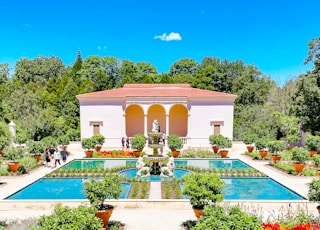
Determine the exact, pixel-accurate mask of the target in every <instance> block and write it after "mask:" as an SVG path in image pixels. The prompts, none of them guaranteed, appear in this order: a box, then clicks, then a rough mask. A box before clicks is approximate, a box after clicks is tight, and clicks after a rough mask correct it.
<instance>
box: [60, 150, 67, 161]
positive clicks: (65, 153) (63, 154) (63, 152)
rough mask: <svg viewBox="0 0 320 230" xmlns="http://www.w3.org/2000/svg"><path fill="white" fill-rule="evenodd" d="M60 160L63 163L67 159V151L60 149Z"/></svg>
mask: <svg viewBox="0 0 320 230" xmlns="http://www.w3.org/2000/svg"><path fill="white" fill-rule="evenodd" d="M60 154H61V157H62V162H63V163H65V162H66V161H67V156H68V152H67V150H64V149H62V150H61V152H60Z"/></svg>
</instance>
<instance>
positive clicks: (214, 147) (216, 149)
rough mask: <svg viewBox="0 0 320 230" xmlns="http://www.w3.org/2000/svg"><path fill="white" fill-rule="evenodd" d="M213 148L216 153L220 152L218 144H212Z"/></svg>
mask: <svg viewBox="0 0 320 230" xmlns="http://www.w3.org/2000/svg"><path fill="white" fill-rule="evenodd" d="M212 150H213V152H214V153H218V152H219V147H218V146H216V145H213V146H212Z"/></svg>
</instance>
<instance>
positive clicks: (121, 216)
mask: <svg viewBox="0 0 320 230" xmlns="http://www.w3.org/2000/svg"><path fill="white" fill-rule="evenodd" d="M68 148H69V149H68V150H69V151H70V152H71V155H70V157H69V159H68V161H70V160H72V159H75V158H82V157H84V156H85V155H84V153H83V151H82V150H81V149H80V147H79V144H78V145H76V144H75V145H74V146H72V145H71V146H69V147H68ZM244 152H245V146H244V145H243V144H239V143H238V144H234V145H233V148H232V151H230V152H229V157H230V158H237V159H241V160H242V161H244V162H245V163H247V164H248V165H250V166H252V167H255V168H257V169H258V170H260V171H261V172H264V173H266V174H267V175H268V176H269V177H271V178H273V179H274V180H276V181H278V182H280V183H282V184H283V185H285V186H286V187H288V188H290V189H292V190H294V191H295V192H297V193H298V194H300V195H302V196H304V197H307V192H308V183H310V182H311V180H312V179H314V178H315V177H294V176H290V175H287V174H285V173H282V172H280V171H279V170H275V169H273V168H272V167H270V166H269V161H257V160H252V159H251V158H250V157H247V156H245V155H244V154H243V153H244ZM51 170H52V169H51V168H47V167H41V168H39V169H37V170H35V171H33V172H32V173H30V174H26V175H22V176H19V177H15V176H12V177H0V182H5V184H3V185H1V186H0V220H5V219H7V220H9V219H25V218H28V217H38V216H40V215H44V214H50V213H51V211H52V207H53V204H55V203H57V202H59V201H27V202H26V201H18V202H17V201H15V202H12V201H7V200H3V199H4V198H5V197H7V196H8V195H11V194H12V193H14V192H15V191H18V190H19V189H21V188H23V187H25V186H26V185H28V184H30V183H32V182H34V181H36V180H38V179H39V178H41V177H43V176H44V175H45V174H46V173H48V172H50V171H51ZM160 197H161V194H160V184H159V183H156V182H154V183H152V184H151V188H150V197H149V199H148V200H144V201H141V200H117V201H112V202H111V203H112V204H114V205H115V206H116V208H115V210H114V211H113V214H112V216H111V220H117V221H121V222H123V223H125V224H126V229H128V230H144V229H153V230H157V229H159V230H160V229H161V230H162V229H172V230H174V229H182V228H181V223H182V222H183V221H186V220H190V219H193V220H194V219H196V218H195V216H194V213H193V211H192V209H191V206H190V204H189V201H187V200H161V199H160ZM62 203H64V204H66V205H69V206H77V205H79V204H80V203H83V201H72V202H69V201H66V202H62ZM109 203H110V202H109ZM225 203H226V204H227V205H228V204H231V205H232V204H240V205H241V206H242V207H244V208H246V210H249V211H252V212H255V213H256V214H259V215H261V216H264V217H265V216H266V215H269V214H272V213H275V212H277V211H278V210H285V209H287V208H291V209H292V208H299V207H303V208H304V209H308V211H309V212H310V213H312V214H314V215H317V211H316V209H315V207H316V204H314V203H310V202H308V201H298V202H290V203H289V202H286V201H279V202H274V201H272V202H270V201H266V202H264V201H259V202H256V201H244V202H241V201H239V202H238V201H237V202H227V201H226V202H225Z"/></svg>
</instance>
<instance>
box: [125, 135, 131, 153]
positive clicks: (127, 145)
mask: <svg viewBox="0 0 320 230" xmlns="http://www.w3.org/2000/svg"><path fill="white" fill-rule="evenodd" d="M126 148H127V149H126V150H127V151H129V150H130V140H129V137H127V140H126Z"/></svg>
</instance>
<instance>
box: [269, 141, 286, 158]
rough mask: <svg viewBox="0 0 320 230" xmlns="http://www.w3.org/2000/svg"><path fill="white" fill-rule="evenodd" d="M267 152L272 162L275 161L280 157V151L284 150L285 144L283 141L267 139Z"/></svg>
mask: <svg viewBox="0 0 320 230" xmlns="http://www.w3.org/2000/svg"><path fill="white" fill-rule="evenodd" d="M267 147H268V150H269V152H270V153H271V157H272V160H273V162H274V163H277V161H279V160H280V159H281V154H280V153H281V152H282V151H283V150H285V148H286V146H285V143H284V142H283V141H269V142H268V143H267Z"/></svg>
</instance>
